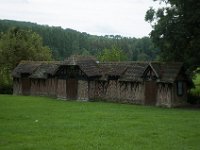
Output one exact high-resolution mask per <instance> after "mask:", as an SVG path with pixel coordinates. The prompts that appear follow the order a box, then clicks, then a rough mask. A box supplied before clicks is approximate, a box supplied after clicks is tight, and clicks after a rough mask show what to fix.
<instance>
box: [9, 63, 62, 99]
mask: <svg viewBox="0 0 200 150" xmlns="http://www.w3.org/2000/svg"><path fill="white" fill-rule="evenodd" d="M59 66H60V62H45V61H21V62H20V63H19V65H18V66H17V67H16V68H15V69H14V71H13V73H12V75H13V94H16V95H17V94H21V95H47V96H53V97H56V96H57V91H56V90H57V79H56V77H55V75H54V74H55V72H56V71H57V69H58V67H59Z"/></svg>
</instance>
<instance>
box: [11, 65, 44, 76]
mask: <svg viewBox="0 0 200 150" xmlns="http://www.w3.org/2000/svg"><path fill="white" fill-rule="evenodd" d="M39 65H41V61H21V62H20V63H19V64H18V65H17V67H16V68H15V69H14V70H13V72H12V76H13V77H16V78H20V77H21V74H23V73H24V74H32V73H33V72H34V71H35V69H37V67H38V66H39Z"/></svg>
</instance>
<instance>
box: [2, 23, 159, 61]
mask: <svg viewBox="0 0 200 150" xmlns="http://www.w3.org/2000/svg"><path fill="white" fill-rule="evenodd" d="M13 26H14V27H19V28H21V29H25V30H30V29H31V30H32V31H34V32H36V33H38V34H39V35H40V36H41V37H42V38H43V41H44V44H45V45H47V46H48V47H50V49H51V50H52V54H53V58H54V59H55V60H64V59H65V58H66V57H69V56H70V55H72V54H78V55H93V56H96V55H97V54H99V53H101V52H102V51H103V50H104V49H111V48H112V45H116V46H117V47H118V48H119V49H121V50H122V51H123V52H124V53H125V54H126V55H127V57H128V60H138V58H140V57H138V55H139V54H140V53H145V54H146V55H148V59H150V60H154V59H155V58H156V57H157V52H158V49H157V48H155V47H154V46H153V43H152V41H151V39H150V38H149V37H144V38H141V39H136V38H128V37H122V36H120V35H116V36H114V35H106V36H95V35H89V34H87V33H85V32H83V33H81V32H78V31H75V30H71V29H62V28H61V27H49V26H42V25H38V24H34V23H29V22H19V21H10V20H0V32H5V31H7V30H8V29H9V28H11V27H13ZM147 41H148V42H147ZM143 45H145V46H143ZM143 47H144V48H145V50H144V49H142V48H143Z"/></svg>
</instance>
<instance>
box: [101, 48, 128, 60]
mask: <svg viewBox="0 0 200 150" xmlns="http://www.w3.org/2000/svg"><path fill="white" fill-rule="evenodd" d="M98 60H100V61H102V62H105V61H118V62H120V61H125V60H127V56H126V55H125V54H124V52H123V51H122V50H121V49H119V48H118V47H116V46H113V47H112V48H111V49H104V50H103V51H102V52H101V53H100V54H99V55H98Z"/></svg>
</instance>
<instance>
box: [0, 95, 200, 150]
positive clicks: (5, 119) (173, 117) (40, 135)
mask: <svg viewBox="0 0 200 150" xmlns="http://www.w3.org/2000/svg"><path fill="white" fill-rule="evenodd" d="M0 149H1V150H54V149H55V150H140V149H141V150H145V149H146V150H199V149H200V110H197V109H196V110H193V109H166V108H157V107H148V106H137V105H127V104H114V103H103V102H77V101H62V100H56V99H51V98H46V97H31V96H9V95H0Z"/></svg>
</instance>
